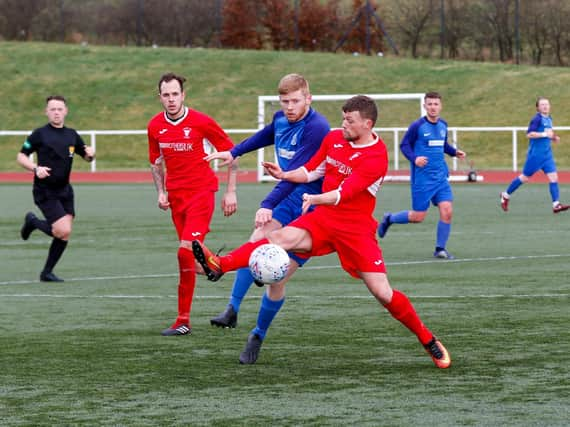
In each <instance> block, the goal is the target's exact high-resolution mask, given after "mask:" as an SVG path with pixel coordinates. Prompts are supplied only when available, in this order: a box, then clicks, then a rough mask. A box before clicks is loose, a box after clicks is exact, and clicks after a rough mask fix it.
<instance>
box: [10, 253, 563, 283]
mask: <svg viewBox="0 0 570 427" xmlns="http://www.w3.org/2000/svg"><path fill="white" fill-rule="evenodd" d="M569 257H570V254H546V255H521V256H500V257H485V258H458V259H454V260H440V259H429V260H422V261H394V262H386V265H387V266H402V265H403V266H406V265H421V264H436V263H445V264H449V263H451V264H457V263H464V262H494V261H519V260H528V259H549V258H569ZM333 268H340V265H339V264H335V265H320V266H319V265H314V266H310V265H309V266H306V267H303V270H329V269H333ZM234 273H235V272H233V271H232V272H230V273H227V274H234ZM169 277H178V274H177V273H167V274H141V275H138V274H127V275H119V276H91V277H76V278H71V279H67V281H68V282H87V281H101V280H109V281H110V280H140V279H162V278H169ZM34 283H35V284H37V283H38V281H37V280H10V281H5V282H0V286H8V285H27V284H34Z"/></svg>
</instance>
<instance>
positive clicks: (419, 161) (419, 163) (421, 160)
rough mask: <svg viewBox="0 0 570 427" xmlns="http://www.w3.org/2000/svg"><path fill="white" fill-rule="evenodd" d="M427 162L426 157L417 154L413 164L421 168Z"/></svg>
mask: <svg viewBox="0 0 570 427" xmlns="http://www.w3.org/2000/svg"><path fill="white" fill-rule="evenodd" d="M427 163H428V158H427V157H426V156H418V157H416V161H415V164H416V166H419V167H420V168H423V167H424V166H425V165H427Z"/></svg>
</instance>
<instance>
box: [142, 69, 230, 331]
mask: <svg viewBox="0 0 570 427" xmlns="http://www.w3.org/2000/svg"><path fill="white" fill-rule="evenodd" d="M185 81H186V79H185V78H184V77H182V76H178V75H176V74H173V73H168V74H165V75H163V76H162V77H161V78H160V80H159V82H158V96H159V98H160V102H161V103H162V106H163V107H164V111H162V112H160V113H158V114H157V115H155V116H154V117H153V118H152V119H151V120H150V122H149V123H148V129H147V131H148V149H149V160H150V165H151V172H152V177H153V180H154V184H155V185H156V189H157V191H158V207H159V208H160V209H162V210H165V211H166V210H168V209H170V211H171V214H172V221H173V223H174V227H175V228H176V232H177V234H178V239H179V241H180V247H179V248H178V267H179V274H180V279H179V284H178V317H177V318H176V320H175V321H174V323H173V324H172V325H171V326H170V327H168V328H166V329H165V330H163V331H162V335H165V336H172V335H187V334H190V333H191V332H192V327H191V324H190V310H191V306H192V299H193V296H194V288H195V285H196V270H197V268H196V263H195V261H194V255H193V254H192V248H191V242H192V240H200V241H203V240H204V238H205V236H206V234H207V233H208V232H209V231H210V221H211V219H212V216H213V214H214V209H215V207H214V205H215V193H216V191H218V179H217V177H216V175H215V173H214V171H212V169H211V168H210V165H209V163H208V162H207V161H205V160H204V157H206V155H207V154H209V147H210V146H213V147H214V148H215V149H216V150H218V151H227V150H230V149H232V148H233V145H234V144H233V142H232V141H231V139H230V138H229V137H228V135H227V134H226V133H225V132H224V131H223V130H222V128H221V127H220V126H219V125H218V124H217V123H216V122H215V121H214V120H213V119H212V118H210V117H208V116H207V115H205V114H203V113H201V112H199V111H196V110H193V109H191V108H188V107H187V106H186V105H185V104H184V98H185V92H184V82H185ZM236 169H237V164H236V163H235V162H234V163H231V164H230V165H229V166H228V181H227V188H226V192H225V194H224V196H223V198H222V210H223V212H224V215H225V216H230V215H232V214H234V213H235V212H236V210H237V197H236ZM198 270H199V271H201V269H200V268H199V267H198Z"/></svg>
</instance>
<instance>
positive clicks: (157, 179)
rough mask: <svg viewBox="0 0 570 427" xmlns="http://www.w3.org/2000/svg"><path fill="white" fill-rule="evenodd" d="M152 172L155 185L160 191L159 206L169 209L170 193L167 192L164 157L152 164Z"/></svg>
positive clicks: (158, 191)
mask: <svg viewBox="0 0 570 427" xmlns="http://www.w3.org/2000/svg"><path fill="white" fill-rule="evenodd" d="M150 173H151V174H152V180H153V181H154V186H155V187H156V191H157V193H158V207H159V208H160V209H162V210H163V211H165V210H168V208H169V207H170V202H169V201H168V194H167V193H166V187H165V179H164V178H165V176H166V175H165V173H164V164H163V162H162V159H161V160H160V161H159V162H158V163H153V164H151V165H150Z"/></svg>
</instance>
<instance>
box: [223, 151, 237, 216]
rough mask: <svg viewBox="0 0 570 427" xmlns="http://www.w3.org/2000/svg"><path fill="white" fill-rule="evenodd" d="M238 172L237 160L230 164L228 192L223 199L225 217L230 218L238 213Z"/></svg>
mask: <svg viewBox="0 0 570 427" xmlns="http://www.w3.org/2000/svg"><path fill="white" fill-rule="evenodd" d="M237 171H238V160H237V159H235V160H233V161H231V162H230V163H229V164H228V178H227V186H226V192H225V193H224V196H223V197H222V211H223V212H224V216H230V215H233V214H234V213H236V211H237V193H236V189H237Z"/></svg>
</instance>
